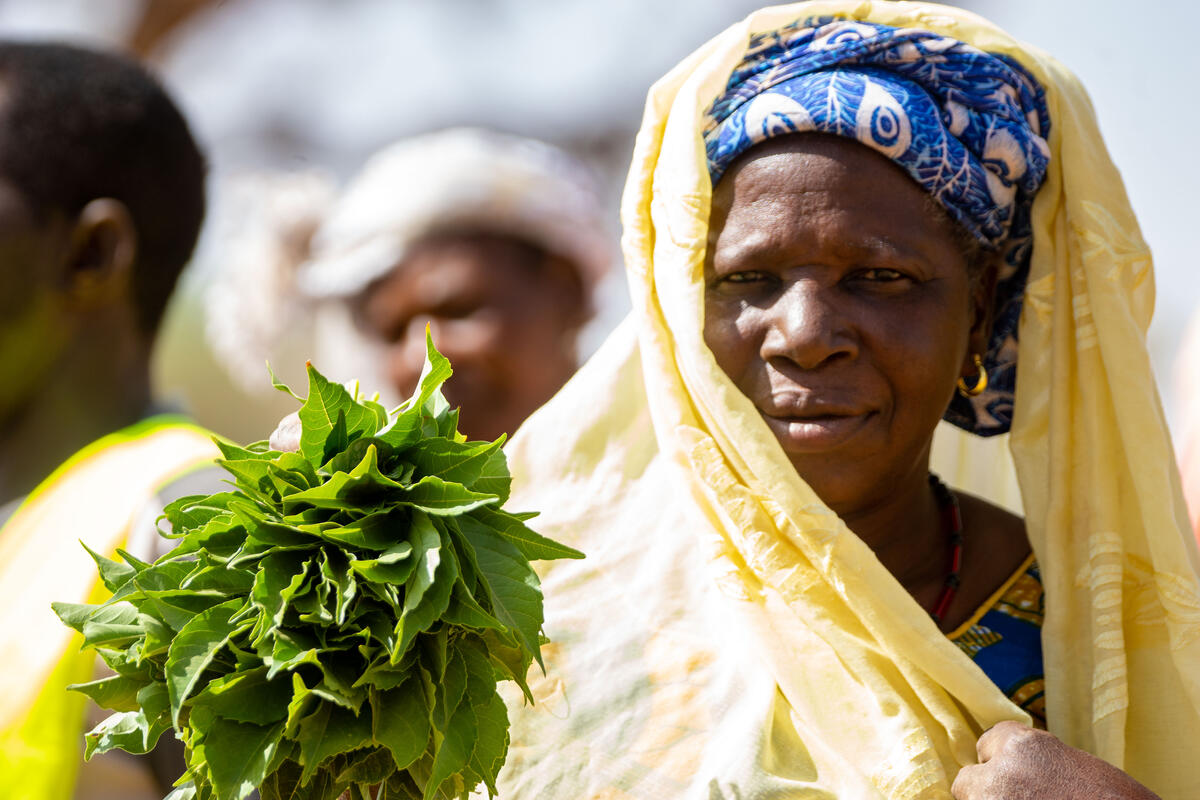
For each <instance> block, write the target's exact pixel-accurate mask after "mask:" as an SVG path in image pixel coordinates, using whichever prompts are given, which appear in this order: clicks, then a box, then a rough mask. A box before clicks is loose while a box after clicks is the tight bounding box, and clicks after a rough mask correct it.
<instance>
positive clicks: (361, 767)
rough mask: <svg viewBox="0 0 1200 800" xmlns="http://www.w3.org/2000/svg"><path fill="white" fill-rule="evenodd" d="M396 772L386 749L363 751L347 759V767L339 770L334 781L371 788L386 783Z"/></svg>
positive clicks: (390, 755)
mask: <svg viewBox="0 0 1200 800" xmlns="http://www.w3.org/2000/svg"><path fill="white" fill-rule="evenodd" d="M395 771H396V765H395V764H394V763H393V762H392V754H391V753H389V752H388V751H387V749H386V748H377V749H374V750H362V751H360V752H358V753H355V754H351V756H350V757H348V758H347V764H346V766H344V767H342V768H341V769H340V770H338V773H337V776H336V777H335V778H334V781H335V782H337V783H341V784H347V783H356V784H360V785H367V786H370V785H373V784H377V783H382V782H383V781H386V780H387V779H388V778H390V777H391V775H392V773H393V772H395Z"/></svg>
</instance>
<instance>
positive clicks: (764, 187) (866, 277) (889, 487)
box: [704, 134, 989, 517]
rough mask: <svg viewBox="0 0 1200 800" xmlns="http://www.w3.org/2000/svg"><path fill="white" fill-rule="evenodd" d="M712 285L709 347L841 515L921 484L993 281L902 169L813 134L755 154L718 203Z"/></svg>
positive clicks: (981, 329)
mask: <svg viewBox="0 0 1200 800" xmlns="http://www.w3.org/2000/svg"><path fill="white" fill-rule="evenodd" d="M705 284H706V290H705V325H704V339H705V342H707V344H708V346H709V347H710V348H711V350H712V352H713V354H714V355H715V356H716V359H717V363H718V364H719V365H720V366H721V368H722V369H723V370H724V371H725V373H726V374H728V375H729V377H730V378H731V379H732V380H733V382H734V383H735V384H736V385H737V387H738V388H739V389H740V390H741V391H742V392H743V393H745V395H746V396H747V397H749V398H750V400H752V401H753V402H754V404H755V406H756V407H757V408H758V410H759V412H760V413H761V414H762V416H763V419H764V420H765V421H766V423H767V425H768V427H770V429H771V431H772V432H773V433H774V434H775V436H776V438H777V439H778V440H779V443H780V444H781V445H782V446H783V449H784V452H785V453H787V455H788V457H789V459H790V460H791V462H792V464H793V465H794V466H795V467H796V470H797V472H799V474H800V476H801V477H802V478H803V479H804V480H805V481H806V482H807V483H808V484H809V485H810V486H812V488H813V489H814V491H816V492H817V494H818V495H819V496H820V497H821V499H822V500H824V501H825V502H826V503H827V504H828V505H829V506H830V507H831V508H833V509H834V510H835V511H836V512H838V513H839V514H841V515H842V516H843V517H847V516H853V515H855V514H856V513H862V512H866V511H868V510H869V509H870V508H872V507H874V506H875V505H876V504H878V503H880V502H882V501H883V500H884V499H885V498H886V497H887V495H888V494H889V492H891V491H893V490H894V487H895V486H897V485H898V481H900V480H901V479H902V478H904V477H909V478H911V477H912V475H913V474H914V472H920V473H921V474H922V475H923V474H924V472H925V471H926V470H927V468H928V458H929V445H930V441H931V439H932V436H933V430H934V428H935V427H936V425H937V423H938V420H939V419H940V418H941V416H942V413H943V412H944V411H945V409H946V406H947V404H948V403H949V402H950V398H951V396H952V393H953V391H954V385H955V381H956V379H957V378H958V377H959V376H960V375H973V374H974V369H973V367H972V366H971V365H970V364H971V362H970V353H971V352H972V351H974V352H982V351H983V346H984V344H985V341H986V336H985V329H986V324H987V316H988V315H987V312H986V308H987V300H988V298H987V297H986V296H985V295H987V294H988V293H989V292H988V291H987V289H986V288H984V287H986V286H988V284H989V281H987V280H982V281H972V279H971V278H970V277H969V276H968V273H967V264H966V260H965V257H964V255H963V253H962V250H961V248H960V247H959V245H958V244H957V240H956V238H955V236H954V229H953V227H952V225H951V223H950V222H949V221H948V220H947V219H946V218H945V217H943V216H942V215H940V214H938V213H936V211H935V210H934V209H932V208H931V207H930V203H929V201H928V198H927V196H926V194H925V193H924V192H923V191H922V190H921V189H920V188H919V187H918V186H917V185H916V183H914V182H913V181H912V180H911V179H910V178H909V177H908V176H907V175H906V174H905V173H904V172H902V171H901V170H900V168H899V167H897V166H895V165H894V164H893V163H892V162H890V161H889V160H887V159H886V158H884V157H883V156H881V155H879V154H877V153H875V152H874V151H872V150H870V149H868V148H866V147H865V146H863V145H861V144H858V143H857V142H853V141H851V140H848V139H842V138H837V137H831V136H823V135H817V134H804V135H797V136H789V137H784V138H780V139H775V140H772V141H770V142H767V143H765V144H763V145H760V146H759V147H756V148H755V149H754V150H752V151H750V153H749V154H748V156H747V157H745V158H743V159H742V160H741V161H740V162H738V163H737V164H735V166H734V168H733V169H731V170H730V171H729V172H728V173H727V174H726V175H725V176H724V177H723V179H722V180H721V182H720V183H719V184H718V185H717V187H716V190H715V191H714V193H713V202H712V219H711V227H710V236H709V247H708V260H707V263H706V265H705Z"/></svg>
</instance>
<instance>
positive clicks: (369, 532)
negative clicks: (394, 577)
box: [317, 509, 408, 550]
mask: <svg viewBox="0 0 1200 800" xmlns="http://www.w3.org/2000/svg"><path fill="white" fill-rule="evenodd" d="M407 530H408V515H407V514H405V513H404V511H403V510H402V509H389V510H387V511H377V512H375V513H373V514H368V515H367V516H365V517H363V518H362V519H359V520H355V521H354V522H349V523H346V524H345V525H336V524H332V523H331V527H329V528H327V529H325V530H322V531H321V532H320V533H319V534H317V535H318V536H320V537H321V538H322V539H324V540H325V541H327V542H333V543H334V544H337V545H341V546H342V547H358V548H362V549H364V550H390V549H391V548H392V547H394V546H395V545H396V544H397V543H398V542H400V541H402V540H403V538H404V534H405V533H406V532H407Z"/></svg>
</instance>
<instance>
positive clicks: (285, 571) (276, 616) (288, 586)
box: [250, 551, 310, 626]
mask: <svg viewBox="0 0 1200 800" xmlns="http://www.w3.org/2000/svg"><path fill="white" fill-rule="evenodd" d="M309 567H310V563H309V560H308V558H307V557H306V556H304V555H303V554H298V553H294V552H290V551H284V552H281V553H270V554H268V555H266V556H265V557H263V559H262V560H261V561H259V563H258V574H257V575H255V578H254V587H253V588H252V589H251V590H250V597H251V601H252V602H253V603H254V604H255V605H256V606H258V607H259V608H261V609H262V610H263V613H264V614H266V615H267V619H269V620H270V621H271V623H272V624H273V625H276V626H278V625H282V624H283V620H284V615H285V613H286V612H287V609H288V606H289V605H290V604H291V602H292V600H293V598H295V597H296V596H297V595H298V594H300V593H302V591H303V590H304V587H305V585H306V583H307V581H308V579H309V576H308V570H309Z"/></svg>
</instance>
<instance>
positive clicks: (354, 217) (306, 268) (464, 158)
mask: <svg viewBox="0 0 1200 800" xmlns="http://www.w3.org/2000/svg"><path fill="white" fill-rule="evenodd" d="M463 229H469V230H480V231H489V232H495V233H503V234H509V235H514V236H518V237H520V238H523V239H526V240H527V241H529V242H530V243H532V244H535V245H538V246H539V247H542V248H544V249H545V250H547V251H549V252H551V253H554V254H556V255H559V256H562V257H563V258H566V259H568V260H570V261H571V262H573V263H574V264H575V265H577V266H578V268H579V270H580V273H581V276H582V277H583V279H584V284H585V285H586V286H588V287H589V288H590V287H594V286H595V285H596V283H597V282H598V281H599V279H600V278H601V277H603V275H604V273H605V272H606V271H607V270H608V268H609V265H610V264H611V263H612V260H613V258H612V256H613V248H612V240H611V238H610V237H609V236H608V232H607V230H606V225H605V221H604V215H603V213H602V207H601V204H600V200H599V196H598V192H597V187H596V184H595V181H594V179H593V177H592V175H591V173H590V172H589V171H588V170H587V169H586V168H585V167H584V166H583V165H582V164H580V163H579V162H578V161H576V160H575V159H574V158H572V157H571V156H569V155H568V154H567V153H565V152H563V151H561V150H559V149H557V148H555V147H552V146H550V145H548V144H545V143H543V142H538V141H534V140H532V139H523V138H519V137H515V136H510V135H506V134H501V133H496V132H493V131H486V130H481V129H475V128H455V129H451V130H447V131H442V132H439V133H433V134H428V135H425V136H419V137H416V138H412V139H406V140H404V141H401V142H397V143H396V144H393V145H391V146H390V147H387V148H385V149H383V150H381V151H380V152H378V153H376V154H375V155H374V156H373V157H372V158H371V159H370V161H368V162H367V165H366V166H365V167H364V168H363V170H362V172H361V173H359V175H358V177H356V178H355V179H354V181H353V182H352V183H351V184H350V186H349V187H348V188H347V189H346V191H345V193H344V194H343V195H342V197H341V199H340V200H339V201H338V202H337V203H336V204H335V206H334V208H333V210H332V211H331V213H330V214H329V216H328V217H327V218H326V219H325V221H324V223H323V224H322V225H321V227H320V229H319V230H318V231H317V233H316V235H315V236H314V237H313V242H312V249H311V258H310V260H309V261H308V262H307V263H305V264H303V265H302V266H301V267H300V273H299V285H300V287H301V289H302V290H303V291H305V292H306V293H307V294H309V295H310V296H312V297H339V296H345V295H349V294H353V293H355V292H358V291H360V290H361V289H363V288H364V287H366V286H367V285H368V284H369V283H370V282H371V281H373V280H375V279H376V278H379V277H381V276H382V275H384V274H385V273H387V272H388V271H389V270H390V269H391V268H392V267H394V266H396V264H397V263H398V262H399V261H400V260H401V259H403V258H404V255H405V253H406V252H407V250H408V248H409V247H411V246H412V244H413V243H414V242H415V241H416V240H418V239H420V238H421V237H423V236H426V235H428V234H430V233H435V232H439V231H446V230H463Z"/></svg>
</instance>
